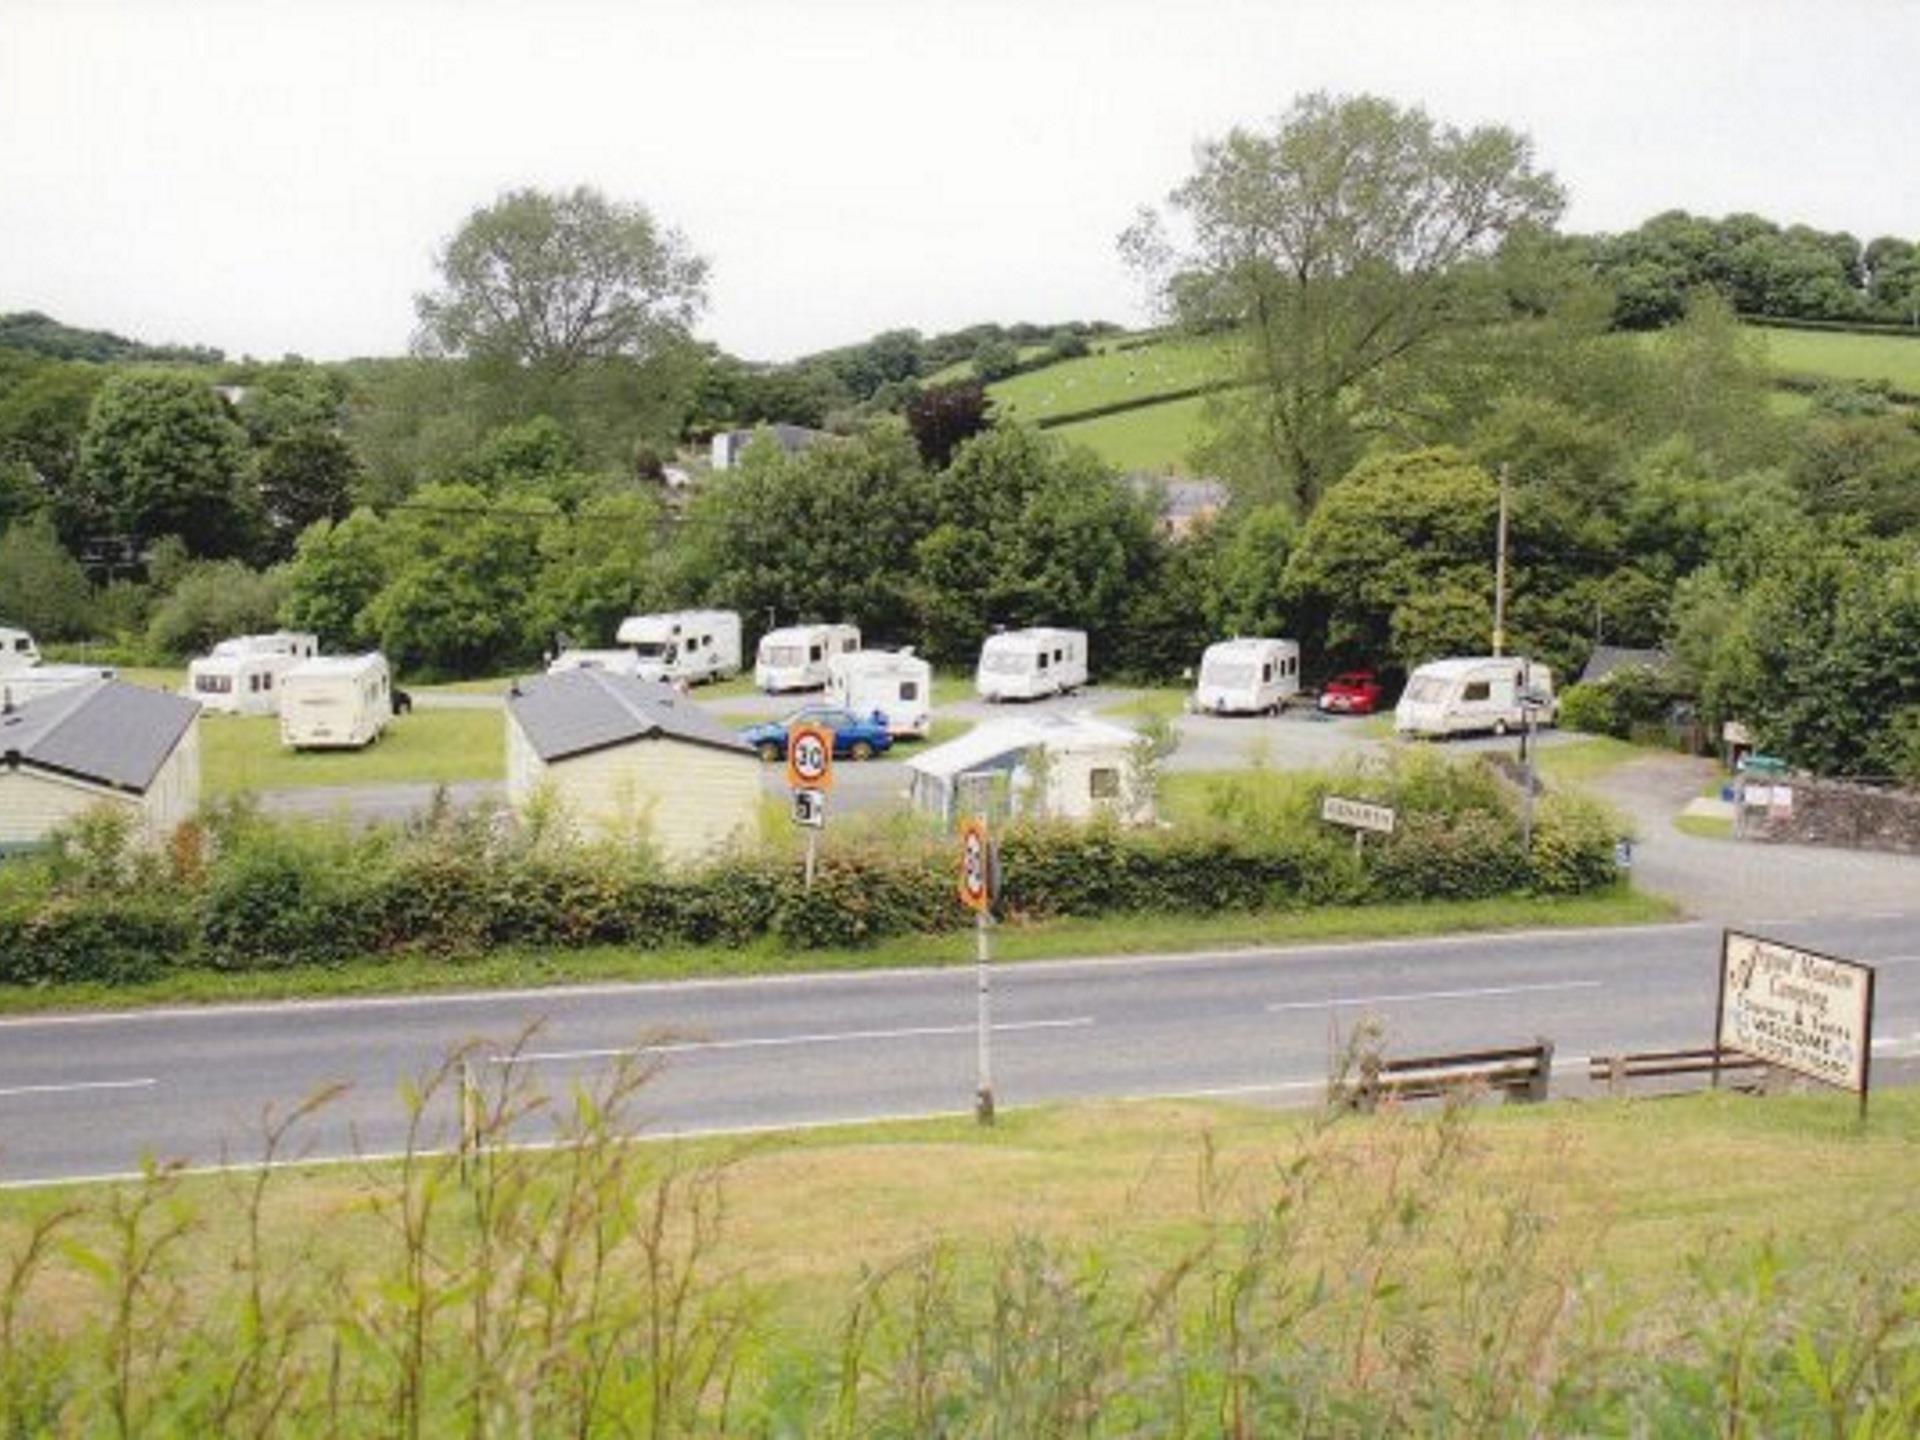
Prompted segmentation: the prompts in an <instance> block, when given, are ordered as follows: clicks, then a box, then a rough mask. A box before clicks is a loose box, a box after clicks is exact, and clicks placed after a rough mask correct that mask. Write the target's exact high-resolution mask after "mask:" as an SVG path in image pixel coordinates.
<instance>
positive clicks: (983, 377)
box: [973, 340, 1020, 385]
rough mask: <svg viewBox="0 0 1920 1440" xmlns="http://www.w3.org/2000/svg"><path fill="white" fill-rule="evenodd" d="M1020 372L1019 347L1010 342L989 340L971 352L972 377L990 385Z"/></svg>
mask: <svg viewBox="0 0 1920 1440" xmlns="http://www.w3.org/2000/svg"><path fill="white" fill-rule="evenodd" d="M1019 370H1020V347H1019V346H1017V345H1015V344H1014V343H1013V342H1012V341H1010V340H989V341H987V342H986V343H985V344H983V345H981V347H980V348H979V349H978V350H976V351H974V352H973V373H974V377H975V378H976V379H978V380H979V381H981V382H982V383H984V384H988V385H991V384H992V383H993V382H994V381H996V380H1004V379H1006V378H1007V377H1008V376H1009V375H1013V374H1017V373H1018V372H1019Z"/></svg>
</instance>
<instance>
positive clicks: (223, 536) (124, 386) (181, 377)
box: [80, 370, 257, 557]
mask: <svg viewBox="0 0 1920 1440" xmlns="http://www.w3.org/2000/svg"><path fill="white" fill-rule="evenodd" d="M246 459H247V454H246V432H245V431H244V430H242V429H241V428H240V426H239V425H238V424H237V423H235V421H234V419H233V417H232V416H231V415H230V414H228V412H227V406H226V402H224V401H223V400H222V399H221V398H220V397H219V396H218V395H216V394H215V393H214V392H213V389H212V387H211V386H209V385H208V384H207V383H206V381H205V380H203V379H201V378H200V377H199V376H197V375H189V374H184V373H176V372H171V371H164V370H159V371H137V372H133V373H129V374H125V375H116V376H115V377H114V378H113V379H111V380H109V381H108V382H107V383H106V385H105V386H103V387H102V388H101V391H100V393H99V395H98V396H97V397H96V398H95V400H94V403H93V409H92V412H91V414H89V416H88V418H87V429H86V433H85V435H84V436H83V437H82V440H81V445H80V461H81V466H82V469H83V470H84V471H85V472H86V479H87V484H88V486H89V488H90V489H91V490H92V492H93V493H94V494H95V495H96V496H97V497H98V498H99V500H100V502H101V505H102V508H103V510H104V511H105V513H106V514H107V515H108V516H110V517H111V518H112V523H114V524H115V525H117V526H118V527H120V528H121V529H122V530H124V531H125V532H126V533H128V534H130V535H132V536H133V538H134V540H135V541H136V542H137V543H140V544H143V545H144V544H146V543H148V542H151V541H153V540H157V539H159V538H160V537H161V536H162V535H178V536H179V537H180V538H181V539H182V540H183V541H185V542H186V545H187V549H188V550H189V551H190V552H191V553H192V554H194V555H196V556H212V557H219V556H228V555H244V554H246V553H247V552H248V551H249V550H250V549H251V547H252V545H253V542H254V533H255V524H256V518H257V517H256V514H255V507H254V505H253V503H252V497H251V495H250V494H249V493H248V489H247V487H246V485H245V483H244V478H245V471H246Z"/></svg>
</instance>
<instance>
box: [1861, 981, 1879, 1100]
mask: <svg viewBox="0 0 1920 1440" xmlns="http://www.w3.org/2000/svg"><path fill="white" fill-rule="evenodd" d="M1879 975H1880V972H1879V971H1878V970H1869V971H1867V1033H1866V1037H1865V1050H1864V1053H1863V1054H1862V1055H1861V1056H1860V1123H1861V1124H1862V1125H1865V1124H1866V1123H1867V1094H1868V1092H1870V1091H1871V1090H1872V1089H1873V982H1874V981H1875V980H1876V979H1878V978H1879Z"/></svg>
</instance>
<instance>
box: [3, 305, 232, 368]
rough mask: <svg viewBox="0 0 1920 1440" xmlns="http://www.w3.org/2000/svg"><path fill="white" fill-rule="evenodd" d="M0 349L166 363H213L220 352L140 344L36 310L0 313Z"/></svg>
mask: <svg viewBox="0 0 1920 1440" xmlns="http://www.w3.org/2000/svg"><path fill="white" fill-rule="evenodd" d="M0 350H20V351H26V352H28V353H29V354H34V355H46V356H49V357H51V358H53V359H56V360H92V361H124V360H157V361H162V362H166V363H169V364H185V365H217V364H219V363H220V361H221V359H222V358H223V357H222V356H221V353H220V352H219V351H218V350H215V349H213V348H212V347H210V346H206V345H143V344H141V343H140V342H139V341H138V340H128V339H127V338H125V337H124V336H121V335H115V334H114V333H113V332H112V331H111V330H82V329H79V328H77V327H75V326H72V325H62V324H61V323H60V322H59V321H58V320H55V319H54V318H53V317H52V316H51V315H43V314H41V313H40V312H39V311H38V310H20V311H15V312H14V313H13V314H10V315H0Z"/></svg>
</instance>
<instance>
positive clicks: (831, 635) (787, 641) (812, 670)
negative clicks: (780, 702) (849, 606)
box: [753, 625, 860, 695]
mask: <svg viewBox="0 0 1920 1440" xmlns="http://www.w3.org/2000/svg"><path fill="white" fill-rule="evenodd" d="M859 649H860V627H859V626H857V625H787V626H783V627H782V628H780V629H778V630H769V631H768V632H767V633H766V634H765V635H762V636H761V637H760V648H759V650H758V651H757V652H755V655H754V661H753V683H754V684H755V685H756V686H758V687H759V688H760V689H762V690H764V691H766V692H767V693H768V694H769V695H771V694H773V693H774V692H775V691H776V690H818V689H819V688H820V687H821V686H823V685H825V684H826V683H827V678H828V674H829V667H830V666H831V665H832V664H833V661H834V660H835V659H836V658H837V657H839V656H841V655H851V654H854V653H855V652H857V651H858V650H859Z"/></svg>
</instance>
